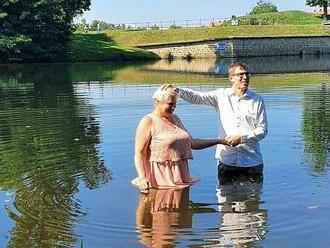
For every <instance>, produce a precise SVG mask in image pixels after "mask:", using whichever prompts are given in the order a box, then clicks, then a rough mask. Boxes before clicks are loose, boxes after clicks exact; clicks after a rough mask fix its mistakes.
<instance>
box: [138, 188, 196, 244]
mask: <svg viewBox="0 0 330 248" xmlns="http://www.w3.org/2000/svg"><path fill="white" fill-rule="evenodd" d="M192 215H193V212H192V210H191V209H190V208H189V187H186V188H183V189H182V188H181V189H180V188H171V189H161V190H155V189H152V190H151V191H150V192H149V193H148V194H140V199H139V205H138V208H137V210H136V225H137V229H138V232H139V236H138V237H139V240H140V242H141V243H142V244H144V245H145V246H146V247H171V244H173V242H174V239H175V237H174V236H175V229H178V228H190V227H191V226H192ZM174 228H175V229H174Z"/></svg>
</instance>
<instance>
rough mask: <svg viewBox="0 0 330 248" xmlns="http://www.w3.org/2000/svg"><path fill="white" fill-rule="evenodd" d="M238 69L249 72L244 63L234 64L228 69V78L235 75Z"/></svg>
mask: <svg viewBox="0 0 330 248" xmlns="http://www.w3.org/2000/svg"><path fill="white" fill-rule="evenodd" d="M237 67H239V68H243V69H244V70H246V71H248V70H249V67H248V65H247V64H245V63H242V62H239V63H234V64H232V65H231V66H229V68H228V76H231V75H232V74H233V73H234V71H235V69H236V68H237Z"/></svg>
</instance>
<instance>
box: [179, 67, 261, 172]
mask: <svg viewBox="0 0 330 248" xmlns="http://www.w3.org/2000/svg"><path fill="white" fill-rule="evenodd" d="M228 78H229V80H230V81H231V83H232V87H231V88H219V89H217V90H213V91H209V92H199V91H194V90H191V89H187V88H177V91H178V92H179V94H180V98H182V99H183V100H185V101H187V102H189V103H193V104H205V105H210V106H212V107H214V108H215V110H216V111H217V113H218V118H219V124H220V126H219V138H225V140H226V141H227V142H228V144H229V145H230V146H225V145H217V148H216V153H215V158H216V159H217V161H218V172H219V174H218V175H219V177H221V176H227V175H228V176H231V175H233V176H235V175H238V174H239V175H241V174H242V175H250V174H251V175H262V171H263V160H262V155H261V153H260V147H259V143H258V141H259V140H261V139H263V138H264V137H265V136H266V135H267V118H266V110H265V104H264V100H263V98H262V97H261V96H260V95H258V94H257V93H255V92H253V91H251V90H250V89H248V87H249V81H250V73H249V71H248V66H247V65H246V64H244V63H236V64H233V65H232V66H230V68H229V69H228Z"/></svg>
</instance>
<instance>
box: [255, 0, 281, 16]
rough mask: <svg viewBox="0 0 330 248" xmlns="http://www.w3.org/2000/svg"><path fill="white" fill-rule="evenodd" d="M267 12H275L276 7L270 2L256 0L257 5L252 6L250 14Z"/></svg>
mask: <svg viewBox="0 0 330 248" xmlns="http://www.w3.org/2000/svg"><path fill="white" fill-rule="evenodd" d="M268 12H277V7H276V6H275V5H274V4H272V3H271V2H268V1H264V0H258V2H257V5H256V6H254V7H253V9H252V11H251V12H250V15H254V14H261V13H268Z"/></svg>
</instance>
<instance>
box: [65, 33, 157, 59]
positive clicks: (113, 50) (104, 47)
mask: <svg viewBox="0 0 330 248" xmlns="http://www.w3.org/2000/svg"><path fill="white" fill-rule="evenodd" d="M69 56H70V60H71V61H127V60H150V59H156V58H157V57H156V56H155V55H153V54H152V53H149V52H147V51H145V50H143V49H138V48H133V47H130V46H129V45H128V44H125V43H124V44H123V43H117V42H115V41H114V40H113V39H112V37H111V36H108V35H105V34H74V35H73V36H72V39H71V41H70V43H69Z"/></svg>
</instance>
